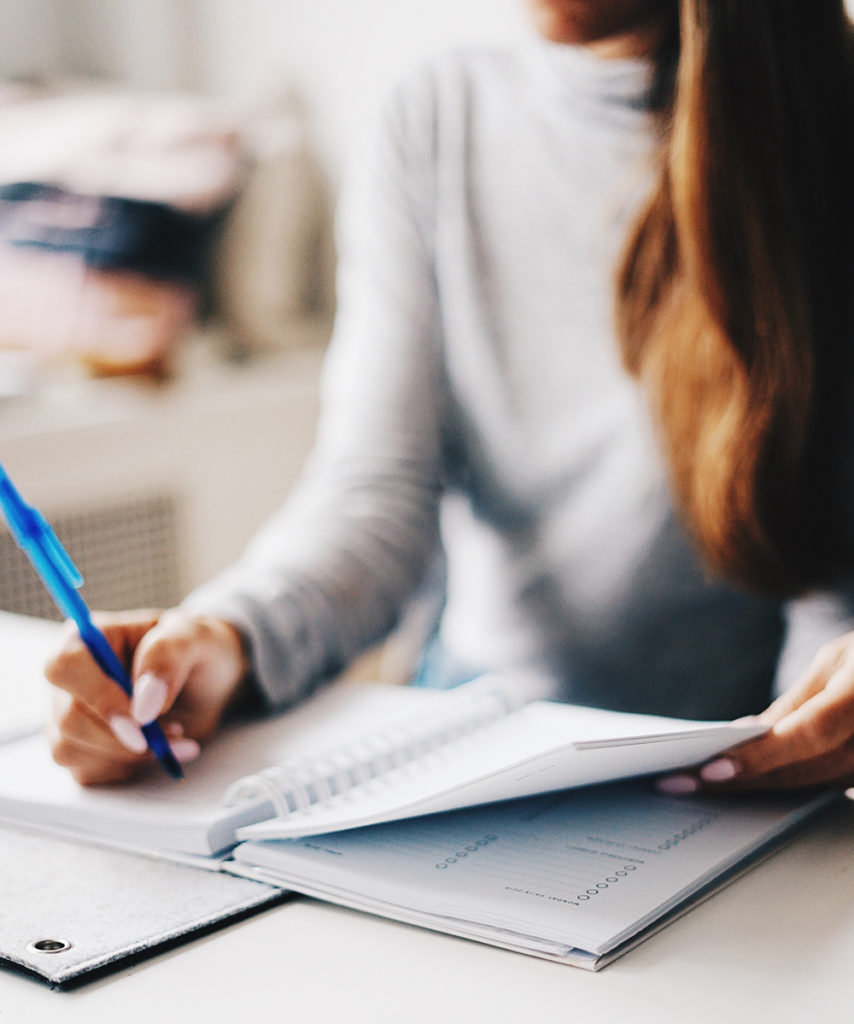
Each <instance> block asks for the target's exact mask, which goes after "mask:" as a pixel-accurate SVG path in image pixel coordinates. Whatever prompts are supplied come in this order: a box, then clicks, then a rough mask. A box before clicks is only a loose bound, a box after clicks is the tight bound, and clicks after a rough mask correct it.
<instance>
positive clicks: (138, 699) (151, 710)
mask: <svg viewBox="0 0 854 1024" xmlns="http://www.w3.org/2000/svg"><path fill="white" fill-rule="evenodd" d="M168 693H169V687H168V686H167V685H166V683H164V682H163V680H162V679H160V678H158V677H157V676H155V675H153V674H152V673H151V672H146V673H144V675H141V676H140V677H139V679H137V681H136V684H135V686H134V688H133V701H132V702H131V711H132V712H133V717H134V718H135V719H136V720H137V722H139V724H140V725H148V723H149V722H153V721H154V719H155V718H157V716H158V715H159V714H160V712H161V711H162V710H163V705H164V704H165V703H166V697H167V695H168Z"/></svg>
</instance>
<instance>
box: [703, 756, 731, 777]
mask: <svg viewBox="0 0 854 1024" xmlns="http://www.w3.org/2000/svg"><path fill="white" fill-rule="evenodd" d="M736 775H738V765H737V764H736V762H735V761H733V760H732V758H731V757H719V758H718V759H717V761H709V763H708V764H704V765H703V767H702V768H701V769H700V778H701V779H703V780H704V781H705V782H729V780H730V779H734V778H735V777H736Z"/></svg>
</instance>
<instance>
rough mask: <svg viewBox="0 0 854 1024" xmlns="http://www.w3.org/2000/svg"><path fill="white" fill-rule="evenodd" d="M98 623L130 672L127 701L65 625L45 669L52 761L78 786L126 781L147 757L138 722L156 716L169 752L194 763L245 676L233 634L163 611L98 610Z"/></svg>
mask: <svg viewBox="0 0 854 1024" xmlns="http://www.w3.org/2000/svg"><path fill="white" fill-rule="evenodd" d="M96 621H97V624H98V626H99V627H100V628H101V629H102V631H103V632H104V635H105V636H106V638H107V640H108V642H109V643H110V645H111V646H112V648H113V650H114V651H115V652H116V654H117V655H118V657H119V658H120V659H121V660H122V661H123V662H124V663H125V664H126V665H127V666H128V667H129V668H130V670H131V675H132V679H133V682H134V694H133V699H132V700H131V699H130V698H128V697H127V696H126V695H125V694H124V693H123V692H122V691H121V690H120V689H119V687H117V686H116V685H115V683H113V682H112V681H110V680H108V679H107V678H106V677H105V676H104V675H103V673H102V672H101V671H100V669H99V668H98V667H97V665H96V664H95V662H94V661H93V659H92V657H91V655H90V653H89V651H88V650H87V648H86V647H85V645H84V644H83V643H82V641H81V640H80V637H79V634H78V633H77V630H76V628H73V627H72V626H71V625H69V626H68V627H66V630H65V632H64V635H63V640H62V643H61V646H60V648H59V650H58V651H57V652H56V654H55V655H54V656H53V657H52V658H51V660H50V661H49V663H48V664H47V666H46V667H45V675H46V677H47V679H48V681H49V682H50V683H51V684H52V685H53V686H54V687H55V688H56V689H55V691H54V701H53V714H52V719H51V722H50V723H49V726H48V739H49V741H50V744H51V750H52V753H53V758H54V760H55V761H56V762H57V763H58V764H61V765H64V766H65V767H67V768H69V769H70V771H71V773H72V775H73V776H74V777H75V779H77V781H78V782H80V783H81V784H83V785H93V784H100V783H109V782H124V781H127V780H129V779H131V778H133V777H134V776H135V775H137V774H138V773H139V772H140V771H141V770H142V769H143V768H144V767H145V766H147V765H148V764H150V763H151V761H152V755H151V754H150V753H149V752H148V751H147V749H146V745H145V739H144V737H143V735H142V732H141V730H140V725H145V724H147V723H148V722H151V721H154V720H155V719H159V720H160V723H161V725H162V728H163V731H164V732H165V734H166V736H167V738H168V739H169V742H170V746H171V748H172V750H173V752H174V753H175V756H176V757H177V758H178V759H179V760H181V761H189V760H192V759H193V758H194V757H195V756H197V755H198V753H199V749H200V747H199V744H200V743H201V742H203V741H204V740H206V739H207V738H208V737H209V736H210V735H211V734H212V733H213V732H214V731H215V729H216V728H217V726H218V724H219V722H220V719H221V718H222V715H223V713H224V711H225V709H226V708H227V707H228V705H229V704H230V703H231V702H232V701H233V700H234V699H235V697H236V696H237V694H238V692H239V691H240V687H241V683H242V681H243V680H244V679H245V677H246V674H247V664H246V658H245V655H244V652H243V645H242V643H241V640H240V636H239V635H238V633H237V631H236V630H235V629H234V628H233V627H232V626H230V625H229V624H228V623H226V622H223V621H221V620H219V619H210V618H200V617H193V616H190V615H188V614H187V613H186V612H184V611H182V610H181V609H173V610H170V611H167V612H163V613H160V612H151V611H139V612H124V613H118V614H99V615H97V616H96Z"/></svg>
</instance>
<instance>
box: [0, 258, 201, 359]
mask: <svg viewBox="0 0 854 1024" xmlns="http://www.w3.org/2000/svg"><path fill="white" fill-rule="evenodd" d="M196 304H197V298H196V293H195V289H194V288H192V287H190V286H188V285H181V284H175V283H172V282H168V281H154V280H151V279H150V278H147V277H145V276H144V275H142V274H136V273H132V272H128V271H112V270H111V271H104V270H91V269H89V268H87V267H86V266H85V265H84V264H83V262H82V261H81V260H79V259H77V258H76V257H74V256H68V255H64V254H55V253H43V252H26V251H20V250H10V249H5V248H2V247H0V348H7V349H23V350H28V351H30V352H33V353H34V354H36V355H37V356H38V357H39V359H40V360H42V361H43V362H45V363H49V362H51V363H52V362H57V361H70V360H73V361H79V362H82V363H83V364H84V365H86V366H87V367H88V368H89V369H91V370H92V371H93V372H95V373H99V374H118V373H146V374H152V375H162V374H163V373H164V372H166V370H167V368H168V360H169V356H170V355H171V353H172V350H173V349H174V346H175V345H176V343H177V342H178V341H179V340H180V339H181V338H182V337H183V336H184V335H185V334H186V332H187V331H188V330H189V328H190V327H191V325H192V323H193V319H194V316H195V312H196Z"/></svg>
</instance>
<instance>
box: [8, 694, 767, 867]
mask: <svg viewBox="0 0 854 1024" xmlns="http://www.w3.org/2000/svg"><path fill="white" fill-rule="evenodd" d="M525 692H526V688H525V686H524V685H523V684H522V681H520V680H518V679H498V678H483V679H479V680H476V681H474V682H472V683H469V684H466V685H464V686H461V687H458V688H457V689H455V690H452V691H436V690H432V691H431V690H426V689H420V688H411V687H397V686H387V685H380V684H377V685H369V684H339V685H338V686H335V687H331V688H329V689H328V690H326V691H324V692H322V693H320V694H318V695H317V696H316V697H315V698H313V699H312V700H311V701H309V702H307V703H306V704H305V705H303V706H302V707H300V708H297V709H296V710H295V711H293V712H291V713H289V714H287V715H284V716H281V717H279V718H273V719H269V720H266V721H261V722H257V721H256V722H251V723H244V724H241V725H234V726H232V727H231V728H229V729H228V730H225V731H224V732H223V733H222V735H221V736H219V737H218V738H217V739H216V740H214V741H213V742H211V743H210V744H208V746H207V748H206V750H205V752H204V753H203V755H202V757H201V758H200V759H199V760H198V761H197V762H194V763H193V764H191V765H189V766H188V769H187V778H186V781H185V782H184V783H182V784H176V783H175V782H174V781H172V780H171V779H168V778H165V777H163V776H162V775H161V773H160V772H159V771H158V769H157V766H153V768H152V771H151V773H150V774H149V776H148V778H147V779H145V780H143V781H141V782H139V783H135V784H134V785H133V786H128V787H115V788H111V787H104V788H99V789H83V788H81V787H80V786H78V785H77V784H76V783H75V782H74V781H73V780H72V779H71V778H70V776H69V775H68V773H67V772H66V771H65V770H64V769H61V768H58V767H57V766H56V765H54V764H53V763H52V762H51V760H50V758H49V756H48V752H47V750H46V747H45V744H44V741H43V740H42V738H41V737H38V736H35V737H28V738H24V739H18V740H14V741H12V742H9V743H7V744H5V745H0V820H5V821H7V822H11V823H18V824H25V825H28V826H31V827H32V826H35V827H38V828H40V829H45V830H50V831H54V832H56V833H60V834H66V835H76V836H82V837H85V838H87V839H89V840H97V841H99V842H104V843H107V844H110V845H113V846H117V847H124V848H131V849H134V850H146V851H150V852H152V853H155V854H157V855H159V856H171V857H172V858H173V859H179V860H180V859H185V860H192V861H194V862H198V863H201V864H205V863H207V866H211V867H216V866H217V861H218V859H219V858H221V857H222V856H224V855H225V854H227V853H228V851H229V850H230V849H231V848H233V846H234V845H235V843H236V842H237V841H238V840H243V839H252V838H256V839H257V838H270V837H293V836H302V835H312V834H317V833H328V832H332V831H340V830H344V829H351V828H354V827H359V826H363V825H369V824H376V823H379V822H384V821H393V820H397V819H400V818H409V817H415V816H423V815H427V814H434V813H436V812H440V811H447V810H451V809H454V808H460V807H467V806H472V805H479V804H484V803H491V802H495V801H504V800H508V799H515V798H518V797H524V796H529V795H531V794H537V793H543V792H549V791H553V790H561V789H565V788H567V787H576V786H585V785H589V784H591V783H598V782H603V781H607V780H612V779H621V778H626V777H629V776H634V775H642V774H647V773H653V772H662V771H668V770H671V769H674V768H677V767H680V766H684V765H688V764H695V763H698V762H701V761H703V760H705V759H707V758H709V757H713V756H714V755H715V754H717V753H718V752H720V751H721V750H724V749H726V748H728V747H731V746H733V745H734V744H737V743H739V742H742V741H744V740H746V739H749V738H750V737H752V736H754V735H756V734H757V733H758V732H759V731H760V729H759V727H757V726H755V725H751V724H744V723H739V724H732V723H721V722H688V721H684V720H681V719H667V718H659V717H653V716H646V715H631V714H621V713H617V712H608V711H601V710H597V709H592V708H584V707H575V706H571V705H566V704H560V703H555V702H552V701H544V700H528V701H524V696H523V694H524V693H525ZM520 700H522V701H524V702H522V703H520Z"/></svg>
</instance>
